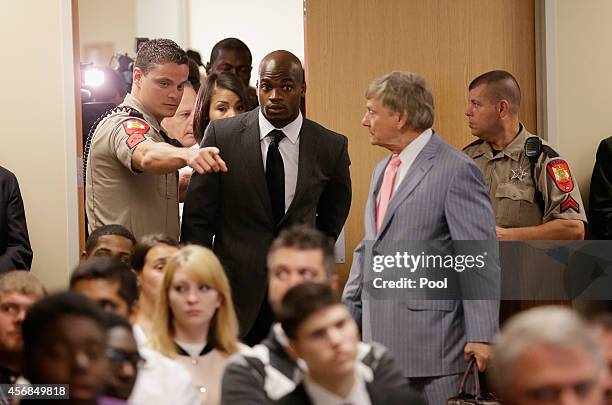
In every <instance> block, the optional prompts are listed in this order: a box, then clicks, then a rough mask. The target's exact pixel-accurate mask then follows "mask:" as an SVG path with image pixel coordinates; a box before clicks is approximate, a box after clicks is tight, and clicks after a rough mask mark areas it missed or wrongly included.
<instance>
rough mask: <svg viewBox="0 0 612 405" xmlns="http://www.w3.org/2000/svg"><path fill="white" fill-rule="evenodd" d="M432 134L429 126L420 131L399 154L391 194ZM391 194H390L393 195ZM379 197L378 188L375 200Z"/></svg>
mask: <svg viewBox="0 0 612 405" xmlns="http://www.w3.org/2000/svg"><path fill="white" fill-rule="evenodd" d="M432 135H433V130H432V129H431V128H429V129H426V130H425V131H423V132H421V134H420V135H419V136H417V137H416V138H415V139H414V140H413V141H412V142H410V143H409V144H408V145H407V146H406V147H405V148H404V149H402V151H401V152H400V154H399V157H400V160H401V162H402V163H401V164H400V165H399V167H398V168H397V173H396V174H395V181H394V182H393V194H395V192H396V191H397V189H398V188H399V186H400V184H401V183H402V180H404V178H405V177H406V173H408V169H410V166H412V164H413V163H414V161H415V159H416V157H417V156H418V155H419V153H421V151H422V150H423V148H424V147H425V145H427V142H429V140H430V139H431V136H432ZM393 194H392V195H393ZM379 198H380V190H378V195H377V196H376V202H377V203H378V201H379Z"/></svg>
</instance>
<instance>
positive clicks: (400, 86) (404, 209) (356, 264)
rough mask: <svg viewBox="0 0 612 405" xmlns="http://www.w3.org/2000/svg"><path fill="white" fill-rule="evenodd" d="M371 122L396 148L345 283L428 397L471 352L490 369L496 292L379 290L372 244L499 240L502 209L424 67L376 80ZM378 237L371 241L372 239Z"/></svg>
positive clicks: (448, 390)
mask: <svg viewBox="0 0 612 405" xmlns="http://www.w3.org/2000/svg"><path fill="white" fill-rule="evenodd" d="M366 98H367V112H366V114H365V116H364V118H363V120H362V124H363V125H364V126H365V127H367V128H368V130H369V132H370V142H371V144H372V145H378V146H382V147H384V148H386V149H388V150H390V151H391V152H392V155H391V156H389V157H387V158H385V159H384V160H383V161H381V162H380V163H379V164H378V165H377V167H376V169H375V170H374V175H373V177H372V182H371V184H370V191H369V194H368V200H367V205H366V212H365V238H364V240H363V241H362V242H361V243H360V244H359V246H358V247H357V249H356V250H355V254H354V257H353V266H352V268H351V272H350V276H349V280H348V282H347V284H346V287H345V289H344V293H343V301H344V302H345V303H346V304H347V305H348V307H349V309H350V310H351V312H352V314H353V316H354V317H355V319H356V320H357V321H358V323H360V324H361V325H362V330H363V338H364V340H365V341H378V342H380V343H382V344H384V345H386V346H387V347H389V349H390V350H391V352H392V353H393V354H394V355H395V356H396V359H397V360H398V362H399V364H400V365H401V366H402V368H403V370H404V373H405V376H406V377H407V379H408V381H409V383H410V385H411V386H412V387H413V388H415V389H417V390H418V391H420V392H421V393H423V394H424V396H425V397H426V398H427V400H428V402H429V404H431V405H442V404H445V403H446V399H447V398H449V397H450V396H452V395H453V394H455V393H456V390H457V388H458V385H459V382H460V377H461V374H460V373H462V372H463V371H464V370H465V367H466V362H465V359H468V358H470V357H472V356H475V357H476V360H477V363H478V367H479V369H480V370H484V368H485V367H486V363H487V360H488V357H489V352H490V345H489V344H490V343H489V342H491V341H492V339H493V336H494V335H495V333H496V332H497V330H498V310H499V302H498V301H495V300H467V299H461V298H457V299H452V300H425V299H411V297H410V296H409V295H408V294H409V293H408V292H406V295H405V296H404V297H400V299H398V298H397V296H396V298H395V299H370V297H368V296H367V294H362V292H363V291H367V290H366V289H367V288H368V286H366V285H364V283H365V278H364V271H365V269H364V265H365V264H367V254H368V252H367V250H368V246H372V245H373V246H377V245H381V244H383V245H384V244H389V243H390V242H396V244H397V245H399V246H401V244H402V243H403V242H401V241H430V240H435V241H445V243H452V241H458V240H460V241H461V240H469V241H477V240H478V241H493V240H495V218H494V216H493V212H492V209H491V203H490V201H489V196H488V194H487V191H486V189H485V186H484V181H483V177H482V174H481V172H480V170H479V169H478V167H477V166H476V165H475V164H474V163H473V162H472V160H471V159H469V158H466V156H465V155H463V154H462V153H461V152H460V151H458V150H457V149H455V148H454V147H452V146H450V145H449V144H447V143H446V142H444V141H443V140H442V138H441V137H440V136H439V135H438V134H437V133H435V132H434V131H433V130H432V128H431V126H432V125H433V120H434V103H433V96H432V94H431V92H430V90H429V88H428V86H427V83H426V82H425V81H424V80H423V79H421V78H420V77H418V76H416V75H414V74H411V73H403V72H393V73H390V74H388V75H385V76H382V77H380V78H378V79H376V80H374V81H373V82H372V83H371V84H370V86H369V88H368V90H367V92H366ZM368 241H369V242H371V243H369V242H368Z"/></svg>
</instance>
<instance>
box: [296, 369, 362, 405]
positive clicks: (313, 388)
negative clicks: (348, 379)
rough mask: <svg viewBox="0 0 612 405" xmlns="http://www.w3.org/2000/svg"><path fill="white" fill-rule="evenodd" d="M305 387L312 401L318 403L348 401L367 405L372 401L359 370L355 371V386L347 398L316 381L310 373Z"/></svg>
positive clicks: (305, 378) (329, 403) (335, 403)
mask: <svg viewBox="0 0 612 405" xmlns="http://www.w3.org/2000/svg"><path fill="white" fill-rule="evenodd" d="M304 389H305V390H306V392H307V393H308V396H309V397H310V398H311V399H312V400H313V401H312V402H313V403H315V404H318V405H341V404H346V403H350V404H363V405H365V404H370V403H371V402H370V395H369V394H368V391H367V389H366V384H365V381H364V380H363V378H362V377H361V376H359V373H357V372H356V373H355V384H353V388H352V389H351V392H350V393H349V395H348V396H347V397H346V398H342V397H340V396H338V395H336V394H334V393H332V392H329V391H328V390H327V389H325V388H323V387H322V386H320V385H319V384H317V383H316V382H314V381H313V380H312V379H311V378H310V376H308V375H306V376H305V377H304Z"/></svg>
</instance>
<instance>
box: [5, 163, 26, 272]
mask: <svg viewBox="0 0 612 405" xmlns="http://www.w3.org/2000/svg"><path fill="white" fill-rule="evenodd" d="M31 265H32V248H31V247H30V239H29V237H28V227H27V225H26V218H25V212H24V209H23V200H22V199H21V192H20V191H19V184H18V183H17V178H16V177H15V175H14V174H13V173H11V172H10V171H8V170H6V169H5V168H3V167H1V166H0V273H3V272H6V271H10V270H29V269H30V266H31Z"/></svg>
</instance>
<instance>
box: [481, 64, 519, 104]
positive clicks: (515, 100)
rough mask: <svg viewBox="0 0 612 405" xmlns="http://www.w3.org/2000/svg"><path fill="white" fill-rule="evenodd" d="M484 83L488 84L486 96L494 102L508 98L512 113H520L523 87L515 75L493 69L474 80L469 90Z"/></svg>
mask: <svg viewBox="0 0 612 405" xmlns="http://www.w3.org/2000/svg"><path fill="white" fill-rule="evenodd" d="M483 84H485V85H487V88H486V96H487V97H488V98H489V99H490V100H491V101H492V102H493V103H497V102H499V101H501V100H506V101H508V104H509V105H510V113H511V114H518V111H519V108H520V106H521V88H520V87H519V84H518V82H517V81H516V79H515V78H514V76H512V75H511V74H510V73H509V72H506V71H505V70H492V71H490V72H487V73H483V74H481V75H480V76H478V77H477V78H475V79H474V80H472V83H470V87H469V90H470V91H471V90H473V89H475V88H476V87H478V86H481V85H483Z"/></svg>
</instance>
